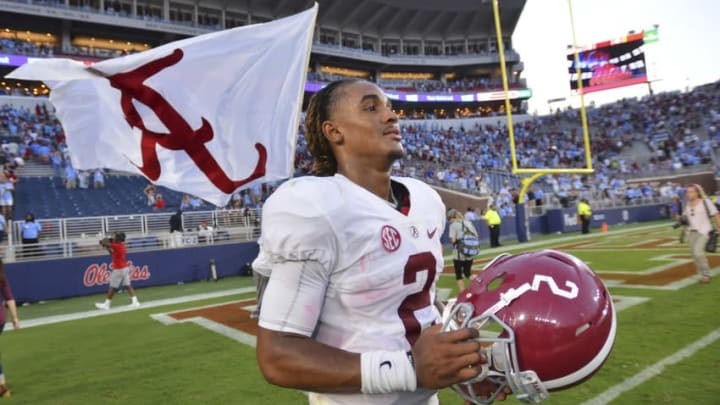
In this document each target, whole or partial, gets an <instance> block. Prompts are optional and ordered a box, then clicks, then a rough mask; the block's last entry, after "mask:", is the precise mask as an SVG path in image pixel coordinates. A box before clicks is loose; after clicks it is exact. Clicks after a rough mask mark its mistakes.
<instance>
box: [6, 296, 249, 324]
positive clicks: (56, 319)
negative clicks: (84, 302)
mask: <svg viewBox="0 0 720 405" xmlns="http://www.w3.org/2000/svg"><path fill="white" fill-rule="evenodd" d="M251 292H255V287H243V288H234V289H231V290H225V291H216V292H212V293H204V294H195V295H186V296H183V297H176V298H165V299H161V300H155V301H147V302H142V303H141V305H140V307H139V308H130V307H128V306H126V305H122V306H116V307H113V308H111V309H110V310H108V311H105V310H101V309H95V310H90V311H83V312H75V313H71V314H63V315H53V316H46V317H42V318H34V319H29V320H27V321H22V320H21V321H20V328H21V329H27V328H34V327H36V326H44V325H50V324H53V323H60V322H67V321H76V320H79V319H87V318H95V317H98V316H106V315H114V314H119V313H122V312H128V311H137V310H141V309H148V308H155V307H162V306H165V305H175V304H184V303H186V302H193V301H202V300H207V299H212V298H221V297H227V296H230V295H239V294H246V293H251ZM12 331H13V327H12V323H10V322H8V323H6V324H5V333H8V332H12Z"/></svg>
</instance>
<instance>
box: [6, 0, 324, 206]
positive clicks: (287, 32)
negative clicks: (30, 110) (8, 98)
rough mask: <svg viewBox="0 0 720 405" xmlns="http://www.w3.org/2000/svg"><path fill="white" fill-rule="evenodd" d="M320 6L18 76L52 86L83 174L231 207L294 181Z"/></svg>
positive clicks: (49, 64) (46, 64)
mask: <svg viewBox="0 0 720 405" xmlns="http://www.w3.org/2000/svg"><path fill="white" fill-rule="evenodd" d="M317 7H318V6H317V3H316V4H315V5H314V6H313V8H311V9H309V10H307V11H304V12H302V13H299V14H296V15H293V16H290V17H287V18H283V19H280V20H276V21H272V22H268V23H264V24H258V25H251V26H245V27H239V28H234V29H230V30H225V31H220V32H215V33H211V34H206V35H201V36H198V37H193V38H189V39H185V40H181V41H176V42H172V43H169V44H165V45H163V46H161V47H158V48H154V49H150V50H148V51H145V52H142V53H138V54H134V55H129V56H125V57H122V58H117V59H112V60H106V61H103V62H100V63H97V64H94V65H92V66H91V67H87V66H85V65H83V64H82V63H80V62H75V61H72V60H68V59H45V60H35V61H34V62H33V63H31V64H27V65H25V66H22V67H20V68H18V69H16V70H15V71H13V72H12V73H11V74H10V75H8V77H10V78H15V79H29V80H43V81H45V82H46V83H47V84H48V86H49V87H50V88H51V89H52V92H51V94H50V101H51V102H52V104H53V105H54V106H55V109H56V112H57V116H58V118H59V119H60V122H61V123H62V125H63V128H64V130H65V134H66V137H67V143H68V148H69V149H70V154H71V158H72V164H73V166H74V167H75V168H77V169H94V168H99V167H105V168H111V169H117V170H124V171H130V172H135V173H139V174H142V175H144V176H145V177H147V178H148V179H150V180H151V181H152V182H154V183H156V184H159V185H163V186H166V187H168V188H171V189H174V190H177V191H181V192H185V193H189V194H193V195H197V196H199V197H201V198H203V199H205V200H207V201H210V202H212V203H213V204H215V205H218V206H222V205H225V204H227V202H228V200H229V198H230V195H231V194H232V193H233V192H234V191H236V190H238V189H241V188H247V187H250V186H252V185H254V184H257V183H262V182H267V181H274V180H280V179H284V178H288V177H290V176H291V175H292V170H293V158H294V149H295V139H296V136H297V130H298V123H299V119H300V109H301V103H302V97H303V91H304V86H305V78H306V70H307V66H308V61H309V56H310V47H311V45H312V36H313V32H314V26H315V18H316V16H317Z"/></svg>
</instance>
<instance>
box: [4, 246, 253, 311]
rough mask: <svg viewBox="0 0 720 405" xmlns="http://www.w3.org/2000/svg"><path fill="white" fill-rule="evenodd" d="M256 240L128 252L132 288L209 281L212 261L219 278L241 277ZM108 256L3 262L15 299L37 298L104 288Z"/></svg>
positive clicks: (93, 292) (91, 291)
mask: <svg viewBox="0 0 720 405" xmlns="http://www.w3.org/2000/svg"><path fill="white" fill-rule="evenodd" d="M257 253H258V244H257V243H255V242H249V243H239V244H227V245H215V246H204V247H189V248H180V249H167V250H162V251H157V250H155V251H147V252H137V253H130V254H128V260H130V261H131V262H132V265H133V270H132V275H131V278H132V280H133V281H132V282H133V286H134V287H150V286H156V285H164V284H177V283H179V282H190V281H199V280H207V279H209V278H210V259H214V260H215V266H216V269H217V275H218V277H227V276H235V275H239V274H241V273H242V271H243V267H244V266H245V264H246V263H248V262H252V260H253V259H255V257H256V256H257ZM109 266H110V256H109V255H103V256H90V257H79V258H68V259H59V260H52V261H46V260H43V261H32V262H18V263H6V264H5V270H6V271H7V274H8V278H9V279H10V280H12V288H13V294H14V296H15V299H16V300H17V301H18V302H36V301H42V300H50V299H57V298H65V297H72V296H81V295H89V294H97V293H103V292H105V291H107V287H108V286H107V285H108V278H109V271H108V269H109Z"/></svg>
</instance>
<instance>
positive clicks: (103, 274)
mask: <svg viewBox="0 0 720 405" xmlns="http://www.w3.org/2000/svg"><path fill="white" fill-rule="evenodd" d="M666 218H668V210H667V207H666V206H665V205H664V204H654V205H645V206H635V207H624V208H613V209H605V210H597V211H595V212H594V213H593V221H592V224H591V226H592V227H593V228H598V227H600V225H601V224H602V223H603V222H605V223H607V224H608V225H610V226H613V225H618V224H626V223H634V222H645V221H655V220H661V219H666ZM515 221H516V217H506V218H504V219H503V222H502V224H501V227H500V229H501V237H502V238H503V239H515V238H516V227H515V225H516V223H515ZM475 226H476V228H477V229H478V231H479V233H480V237H481V239H484V240H488V239H489V234H488V228H487V226H486V225H485V223H484V222H483V221H476V222H475ZM528 226H529V228H530V232H531V234H534V235H538V234H547V233H565V232H577V231H579V229H580V227H579V226H578V224H577V220H576V215H575V210H574V209H551V210H548V211H547V212H546V214H545V215H542V216H533V217H530V218H529V220H528ZM448 242H449V241H448V237H447V229H446V230H445V232H444V234H443V243H446V244H447V243H448ZM257 253H258V245H257V243H256V242H247V243H239V244H227V245H215V246H204V247H189V248H180V249H166V250H162V251H157V250H155V251H146V252H136V253H131V254H129V255H128V259H129V260H131V261H132V266H133V267H132V275H131V278H132V279H133V285H134V286H135V287H141V288H142V287H150V286H157V285H166V284H176V283H179V282H191V281H199V280H207V279H209V278H210V263H209V261H210V259H214V260H215V264H216V269H217V275H218V277H227V276H236V275H240V274H242V273H243V268H244V266H245V264H247V263H249V262H251V261H252V260H253V259H254V258H255V257H256V256H257ZM109 266H110V257H109V255H103V256H90V257H79V258H68V259H59V260H52V261H50V260H42V261H31V262H16V263H6V264H5V269H6V271H7V274H8V277H9V279H10V280H12V283H13V292H14V295H15V299H16V300H17V301H18V302H21V303H23V302H37V301H43V300H51V299H58V298H65V297H72V296H82V295H89V294H98V293H103V292H105V291H107V284H108V279H109Z"/></svg>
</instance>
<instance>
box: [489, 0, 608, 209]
mask: <svg viewBox="0 0 720 405" xmlns="http://www.w3.org/2000/svg"><path fill="white" fill-rule="evenodd" d="M567 2H568V9H569V12H570V27H571V29H572V47H573V53H574V54H575V71H576V72H577V74H578V80H577V83H578V94H579V95H580V119H581V121H582V131H583V143H584V147H585V162H586V166H585V167H584V168H575V169H560V168H556V169H552V168H550V169H537V168H528V167H518V161H517V151H516V149H515V130H514V128H513V119H512V107H511V105H510V97H509V94H508V76H507V67H506V66H505V46H504V44H503V39H502V27H501V26H500V9H499V6H498V3H499V1H498V0H492V7H493V15H494V17H495V35H496V37H497V47H498V54H499V56H500V72H501V73H502V84H503V92H504V93H505V115H506V116H507V127H508V134H509V135H510V157H511V159H512V173H513V174H529V175H530V177H523V178H522V179H521V184H522V187H521V189H520V195H519V196H518V198H519V202H520V203H523V202H525V201H524V200H525V194H526V192H527V190H528V188H529V187H530V185H531V184H532V183H533V182H534V181H535V180H537V179H538V178H540V177H542V176H545V175H547V174H560V173H563V174H588V173H593V172H594V170H593V167H592V155H591V152H590V134H589V131H588V124H587V111H586V109H585V96H584V94H583V87H582V77H581V75H582V72H581V71H580V69H579V67H580V57H579V55H578V48H577V43H576V39H575V18H574V16H573V8H572V0H567Z"/></svg>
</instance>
